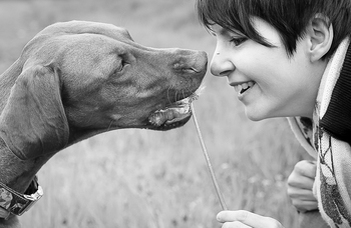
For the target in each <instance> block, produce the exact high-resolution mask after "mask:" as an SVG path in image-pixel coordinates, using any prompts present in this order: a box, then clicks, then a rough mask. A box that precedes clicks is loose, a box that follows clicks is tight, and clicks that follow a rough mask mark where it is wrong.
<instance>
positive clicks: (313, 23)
mask: <svg viewBox="0 0 351 228" xmlns="http://www.w3.org/2000/svg"><path fill="white" fill-rule="evenodd" d="M306 33H307V36H308V38H309V40H310V46H309V51H310V60H311V62H315V61H318V60H320V59H322V57H323V56H324V55H325V54H326V53H327V52H328V51H329V50H330V47H331V45H332V42H333V38H334V31H333V26H332V25H331V24H330V23H329V19H328V18H327V17H325V16H323V15H321V14H316V15H315V17H313V18H312V19H311V20H310V22H309V24H308V26H307V29H306Z"/></svg>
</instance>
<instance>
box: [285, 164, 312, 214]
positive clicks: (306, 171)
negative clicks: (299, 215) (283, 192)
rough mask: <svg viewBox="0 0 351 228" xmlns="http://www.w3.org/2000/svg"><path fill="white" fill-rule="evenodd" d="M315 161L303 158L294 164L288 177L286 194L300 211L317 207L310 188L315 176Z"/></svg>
mask: <svg viewBox="0 0 351 228" xmlns="http://www.w3.org/2000/svg"><path fill="white" fill-rule="evenodd" d="M316 169H317V168H316V163H315V162H314V161H307V160H303V161H300V162H298V163H297V164H296V165H295V168H294V170H293V171H292V173H291V174H290V176H289V178H288V195H289V197H290V199H291V202H292V204H293V205H294V206H295V207H296V208H297V210H299V211H301V212H306V211H311V210H315V209H317V208H318V202H317V199H316V198H315V197H314V195H313V192H312V188H313V183H314V179H315V177H316Z"/></svg>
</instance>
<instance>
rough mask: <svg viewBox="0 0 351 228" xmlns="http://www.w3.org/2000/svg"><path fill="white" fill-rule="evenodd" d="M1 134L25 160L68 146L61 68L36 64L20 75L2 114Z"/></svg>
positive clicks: (8, 144) (0, 120) (0, 122)
mask: <svg viewBox="0 0 351 228" xmlns="http://www.w3.org/2000/svg"><path fill="white" fill-rule="evenodd" d="M0 136H1V137H2V138H3V140H4V141H5V143H6V144H7V146H8V147H9V148H10V149H11V151H12V152H13V153H14V154H15V155H16V156H17V157H19V158H20V159H22V160H25V159H31V158H35V157H38V156H42V155H47V154H51V153H55V152H57V151H58V150H60V149H62V148H64V147H65V146H66V145H67V143H68V136H69V127H68V122H67V118H66V115H65V111H64V108H63V104H62V100H61V86H60V78H59V70H58V69H56V68H52V67H43V66H34V67H30V68H28V69H26V70H24V71H23V72H22V73H21V74H20V75H19V77H18V78H17V80H16V83H15V85H14V86H13V87H12V89H11V94H10V96H9V99H8V101H7V103H6V106H5V108H4V110H3V112H2V114H1V116H0Z"/></svg>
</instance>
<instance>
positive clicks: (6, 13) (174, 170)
mask: <svg viewBox="0 0 351 228" xmlns="http://www.w3.org/2000/svg"><path fill="white" fill-rule="evenodd" d="M194 5H195V1H194V0H176V1H175V0H100V1H96V0H41V1H34V0H33V1H30V0H26V1H20V0H17V1H16V0H8V1H4V0H3V1H0V29H1V32H0V69H1V72H3V71H4V70H5V69H6V68H8V67H9V66H10V65H11V64H12V63H13V62H14V61H15V60H16V58H17V57H18V56H19V55H20V52H21V50H22V48H23V47H24V45H25V44H26V43H27V42H28V41H29V40H30V39H31V38H32V37H33V36H34V35H35V34H36V33H37V32H39V31H40V30H42V29H43V28H44V27H45V26H47V25H49V24H52V23H54V22H59V21H68V20H90V21H99V22H106V23H112V24H115V25H117V26H121V27H125V28H127V29H128V30H129V32H130V34H131V35H132V37H133V38H134V40H135V41H136V42H138V43H140V44H143V45H146V46H151V47H158V48H163V47H180V48H187V49H201V50H205V51H206V52H207V53H208V54H209V58H211V56H212V52H213V50H214V48H215V39H214V38H213V37H211V36H210V35H209V34H208V33H207V32H206V31H205V29H204V28H203V27H202V26H201V25H200V24H199V23H198V21H197V18H196V13H195V8H194ZM206 77H207V78H206V79H205V81H204V84H205V86H206V89H205V91H204V93H203V95H202V96H201V98H200V99H199V100H198V101H196V103H195V108H196V112H197V116H198V118H199V123H200V127H201V129H202V132H203V136H204V140H205V141H206V144H207V147H208V151H209V153H210V156H211V158H212V162H213V168H214V169H215V172H216V175H217V177H218V180H219V185H220V187H221V189H222V191H223V195H224V199H225V201H226V203H227V205H228V207H229V208H230V209H234V210H237V209H245V210H249V211H252V212H255V213H258V214H261V215H265V216H271V217H273V218H276V219H278V220H279V221H280V222H281V223H282V224H283V225H284V226H285V227H289V228H294V227H297V213H296V211H295V210H294V208H293V207H292V206H291V204H290V202H289V199H288V197H287V194H286V179H287V177H288V175H289V174H290V172H291V171H292V169H293V166H294V164H295V163H296V162H297V161H298V160H300V159H303V158H308V157H307V156H306V155H305V154H304V152H303V149H302V148H301V147H300V146H299V145H298V143H297V142H296V140H295V138H294V136H293V134H292V133H291V131H290V129H289V126H288V123H287V121H286V120H285V119H272V120H266V121H261V122H251V121H249V120H247V118H246V116H245V113H244V108H243V106H242V105H241V104H240V102H238V100H237V98H236V94H235V91H234V90H233V89H232V88H231V87H229V86H227V81H226V79H225V78H215V77H213V76H211V75H210V73H208V75H207V76H206ZM38 176H39V181H40V184H41V185H42V187H43V188H44V191H45V196H44V197H43V198H42V199H41V200H40V201H39V202H38V204H36V205H35V206H34V207H33V208H32V209H31V210H30V211H28V212H27V213H25V214H24V215H23V216H22V218H21V221H22V223H23V224H24V227H26V228H48V227H50V228H54V227H57V228H61V227H70V228H75V227H77V228H78V227H82V228H90V227H94V228H95V227H98V228H112V227H124V228H134V227H138V228H139V227H143V228H176V227H182V228H187V227H189V228H214V227H220V224H218V223H217V222H216V220H215V216H216V214H217V213H218V212H219V211H220V210H221V208H220V205H219V203H218V200H217V198H216V195H215V191H214V187H213V186H212V182H211V179H210V176H209V172H208V169H207V167H206V163H205V160H204V156H203V154H202V152H201V147H200V144H199V142H198V137H197V135H196V131H195V128H194V124H193V122H192V121H190V122H189V123H188V124H186V125H185V126H184V127H182V128H180V129H176V130H172V131H168V132H154V131H150V130H137V129H129V130H118V131H114V132H109V133H106V134H103V135H99V136H96V137H93V138H90V139H88V140H85V141H83V142H80V143H78V144H76V145H74V146H72V147H70V148H67V149H65V150H64V151H61V152H60V153H58V154H57V155H55V156H54V157H53V158H52V159H51V160H50V161H49V162H48V163H47V164H46V165H45V166H44V167H43V168H42V169H41V170H40V171H39V173H38Z"/></svg>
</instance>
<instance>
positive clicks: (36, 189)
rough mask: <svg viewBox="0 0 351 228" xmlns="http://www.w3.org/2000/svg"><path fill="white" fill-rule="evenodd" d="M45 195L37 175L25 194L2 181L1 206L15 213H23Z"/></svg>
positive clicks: (0, 189) (0, 188)
mask: <svg viewBox="0 0 351 228" xmlns="http://www.w3.org/2000/svg"><path fill="white" fill-rule="evenodd" d="M42 196H43V189H42V188H41V187H40V186H39V184H38V178H37V177H36V176H35V177H34V179H33V180H32V182H31V184H30V185H29V187H28V189H27V190H26V192H25V193H24V194H22V193H19V192H16V191H15V190H13V189H11V188H9V187H8V186H6V185H5V184H3V183H1V182H0V207H1V208H3V209H5V210H6V211H8V212H10V213H11V214H14V215H22V214H23V213H24V212H26V211H27V210H29V208H30V207H31V206H33V204H35V203H36V202H37V201H38V200H39V199H40V198H41V197H42Z"/></svg>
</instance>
